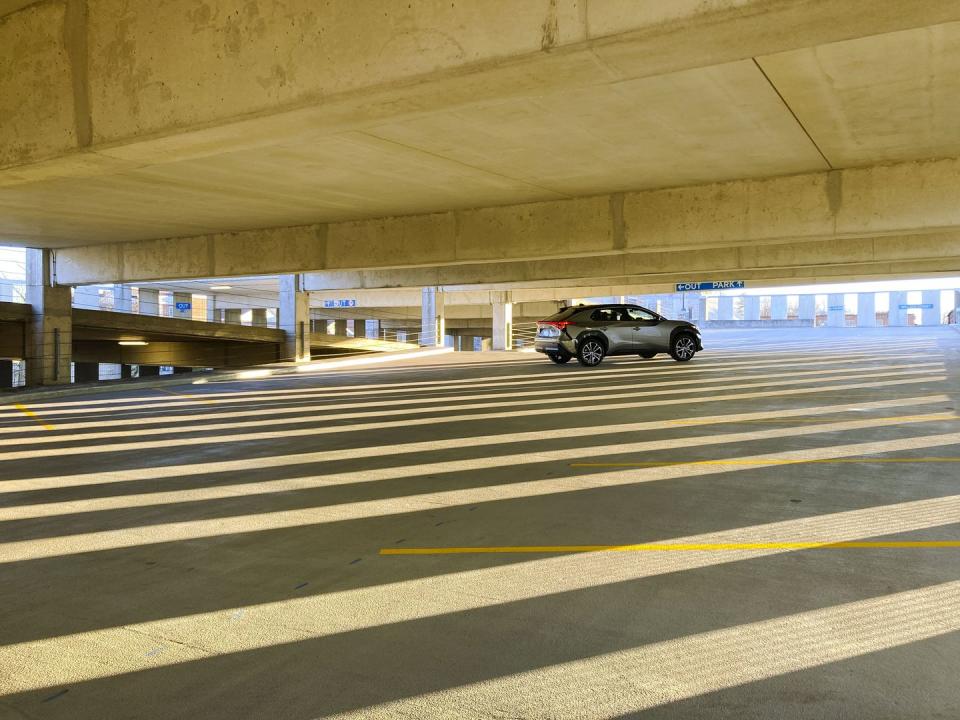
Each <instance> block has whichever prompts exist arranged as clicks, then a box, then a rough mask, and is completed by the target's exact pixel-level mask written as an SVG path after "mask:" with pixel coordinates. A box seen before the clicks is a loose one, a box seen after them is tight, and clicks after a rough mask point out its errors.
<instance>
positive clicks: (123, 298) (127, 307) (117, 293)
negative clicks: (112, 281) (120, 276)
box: [113, 285, 133, 313]
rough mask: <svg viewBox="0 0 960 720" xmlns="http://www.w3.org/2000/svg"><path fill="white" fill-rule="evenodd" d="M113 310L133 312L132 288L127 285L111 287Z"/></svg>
mask: <svg viewBox="0 0 960 720" xmlns="http://www.w3.org/2000/svg"><path fill="white" fill-rule="evenodd" d="M113 309H114V310H115V311H116V312H125V313H128V312H133V288H131V287H130V286H129V285H114V286H113Z"/></svg>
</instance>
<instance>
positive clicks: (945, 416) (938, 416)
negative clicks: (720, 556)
mask: <svg viewBox="0 0 960 720" xmlns="http://www.w3.org/2000/svg"><path fill="white" fill-rule="evenodd" d="M846 412H847V413H856V416H858V417H866V414H865V413H863V412H860V411H857V410H848V411H846ZM920 418H923V419H926V420H960V416H958V415H956V414H954V413H930V414H927V415H895V416H892V417H884V418H882V419H883V420H890V421H891V422H894V421H906V420H917V419H920ZM844 419H849V417H848V416H847V415H843V416H842V417H841V416H840V415H837V416H826V415H818V416H817V417H814V418H803V417H783V418H769V419H767V418H761V419H757V420H731V421H730V424H731V425H738V424H740V423H780V424H783V423H787V424H791V425H792V424H793V423H822V422H829V421H831V420H844ZM664 424H665V425H716V424H717V421H716V420H699V419H692V420H667V421H666V422H664Z"/></svg>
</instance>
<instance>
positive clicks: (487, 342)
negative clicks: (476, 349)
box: [480, 337, 493, 352]
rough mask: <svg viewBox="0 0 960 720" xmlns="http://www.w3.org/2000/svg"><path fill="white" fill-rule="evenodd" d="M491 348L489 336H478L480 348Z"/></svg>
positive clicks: (487, 350) (487, 349)
mask: <svg viewBox="0 0 960 720" xmlns="http://www.w3.org/2000/svg"><path fill="white" fill-rule="evenodd" d="M492 348H493V341H492V340H491V339H490V338H485V337H482V338H480V350H481V351H483V352H489V351H490V350H491V349H492Z"/></svg>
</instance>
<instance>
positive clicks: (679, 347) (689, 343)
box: [670, 333, 697, 362]
mask: <svg viewBox="0 0 960 720" xmlns="http://www.w3.org/2000/svg"><path fill="white" fill-rule="evenodd" d="M696 352H697V341H696V340H694V339H693V336H692V335H690V334H688V333H680V334H679V335H677V336H676V337H675V338H674V339H673V341H672V342H671V343H670V357H672V358H673V359H674V360H676V361H677V362H687V361H688V360H690V359H692V358H693V356H694V355H695V354H696Z"/></svg>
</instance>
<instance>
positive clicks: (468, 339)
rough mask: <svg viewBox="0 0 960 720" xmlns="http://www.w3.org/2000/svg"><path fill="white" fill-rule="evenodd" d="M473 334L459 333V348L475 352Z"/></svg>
mask: <svg viewBox="0 0 960 720" xmlns="http://www.w3.org/2000/svg"><path fill="white" fill-rule="evenodd" d="M473 349H474V348H473V336H472V335H457V350H459V351H460V352H473Z"/></svg>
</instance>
